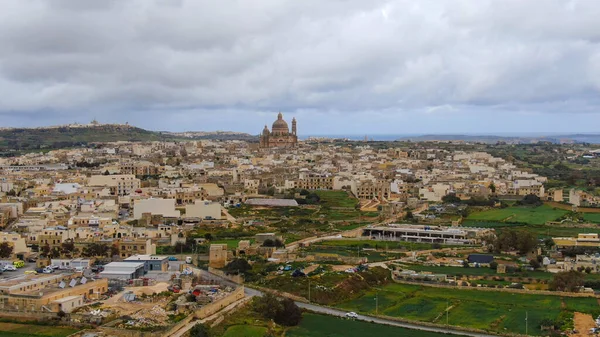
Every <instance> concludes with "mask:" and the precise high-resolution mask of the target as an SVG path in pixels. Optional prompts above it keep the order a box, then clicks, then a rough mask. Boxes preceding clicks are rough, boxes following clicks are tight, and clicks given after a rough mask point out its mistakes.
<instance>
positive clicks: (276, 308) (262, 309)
mask: <svg viewBox="0 0 600 337" xmlns="http://www.w3.org/2000/svg"><path fill="white" fill-rule="evenodd" d="M282 308H283V305H282V304H281V302H279V300H278V299H277V297H275V295H273V294H271V293H265V294H264V295H263V296H261V297H254V298H253V299H252V309H253V310H254V311H255V312H257V313H259V314H261V315H262V316H263V317H265V318H267V319H275V317H277V313H278V312H280V311H281V310H282Z"/></svg>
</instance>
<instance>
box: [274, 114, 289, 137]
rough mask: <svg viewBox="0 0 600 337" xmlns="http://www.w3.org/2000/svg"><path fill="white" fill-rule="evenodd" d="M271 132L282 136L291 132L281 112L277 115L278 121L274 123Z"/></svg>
mask: <svg viewBox="0 0 600 337" xmlns="http://www.w3.org/2000/svg"><path fill="white" fill-rule="evenodd" d="M271 131H273V133H280V134H284V133H285V134H287V133H289V132H290V129H289V127H288V124H287V122H286V121H284V120H283V115H282V114H281V112H280V113H279V115H277V120H276V121H275V122H273V127H272V129H271Z"/></svg>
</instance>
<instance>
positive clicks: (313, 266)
mask: <svg viewBox="0 0 600 337" xmlns="http://www.w3.org/2000/svg"><path fill="white" fill-rule="evenodd" d="M317 268H319V265H318V264H313V265H310V266H308V267H306V268H304V273H305V274H308V273H311V272H313V271H315V269H317Z"/></svg>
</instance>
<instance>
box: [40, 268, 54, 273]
mask: <svg viewBox="0 0 600 337" xmlns="http://www.w3.org/2000/svg"><path fill="white" fill-rule="evenodd" d="M42 273H44V274H52V273H54V269H52V268H49V267H46V268H44V270H43V271H42Z"/></svg>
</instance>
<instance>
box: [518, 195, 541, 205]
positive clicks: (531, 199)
mask: <svg viewBox="0 0 600 337" xmlns="http://www.w3.org/2000/svg"><path fill="white" fill-rule="evenodd" d="M542 204H543V202H542V200H541V199H540V197H538V196H537V195H535V194H527V195H526V196H524V197H523V199H521V200H519V201H517V205H523V206H541V205H542Z"/></svg>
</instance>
